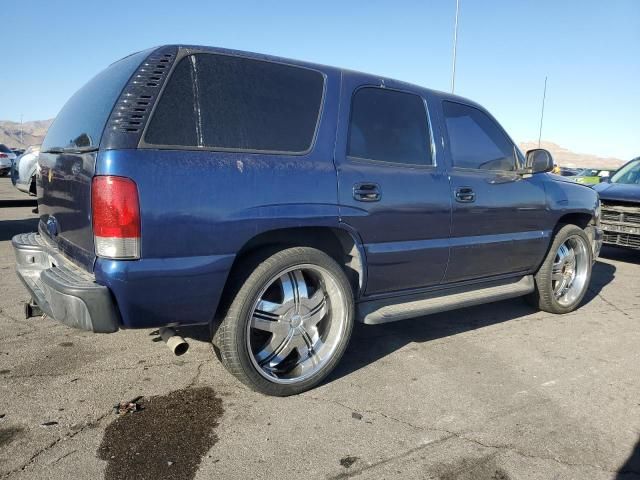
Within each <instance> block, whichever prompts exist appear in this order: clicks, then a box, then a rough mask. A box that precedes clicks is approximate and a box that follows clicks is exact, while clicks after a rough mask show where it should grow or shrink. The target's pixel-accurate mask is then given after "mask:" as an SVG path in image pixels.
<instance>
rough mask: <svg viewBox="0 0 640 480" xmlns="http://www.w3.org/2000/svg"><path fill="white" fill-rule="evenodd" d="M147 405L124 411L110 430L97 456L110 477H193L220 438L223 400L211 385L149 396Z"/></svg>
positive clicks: (108, 478)
mask: <svg viewBox="0 0 640 480" xmlns="http://www.w3.org/2000/svg"><path fill="white" fill-rule="evenodd" d="M140 404H141V406H142V407H143V409H142V410H141V411H138V412H134V413H127V414H124V415H121V416H119V417H118V418H117V419H116V420H115V421H114V422H112V423H111V424H110V425H109V426H108V427H107V428H106V430H105V433H104V438H103V440H102V444H101V445H100V447H99V448H98V452H97V453H98V457H99V458H101V459H102V460H106V461H107V462H108V463H107V469H106V472H105V479H106V480H115V479H124V478H136V479H153V480H159V479H191V478H193V477H194V476H195V474H196V472H197V470H198V466H199V465H200V461H201V459H202V457H203V456H204V455H206V453H207V452H208V451H209V449H210V448H211V447H212V446H213V445H214V444H215V443H216V442H217V440H218V438H217V436H216V435H215V433H214V429H215V427H216V426H217V425H218V420H219V419H220V417H221V415H222V413H223V412H224V410H223V408H222V400H221V399H220V398H218V397H217V396H216V394H215V392H214V390H213V389H211V388H209V387H202V388H187V389H184V390H179V391H176V392H171V393H169V394H168V395H162V396H157V397H149V398H148V399H147V398H145V399H143V400H142V401H141V402H140Z"/></svg>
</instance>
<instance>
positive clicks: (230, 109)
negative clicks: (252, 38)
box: [144, 54, 324, 153]
mask: <svg viewBox="0 0 640 480" xmlns="http://www.w3.org/2000/svg"><path fill="white" fill-rule="evenodd" d="M323 91H324V76H323V75H322V74H321V73H320V72H318V71H315V70H311V69H307V68H302V67H295V66H291V65H284V64H280V63H274V62H267V61H261V60H253V59H248V58H241V57H235V56H229V55H218V54H195V55H189V56H187V57H185V58H183V59H182V60H181V61H180V63H179V64H178V65H177V66H176V68H175V70H174V72H173V73H172V75H171V78H170V79H169V82H168V84H167V86H166V88H165V90H164V92H163V94H162V97H161V98H160V100H159V102H158V104H157V106H156V109H155V111H154V114H153V117H152V119H151V122H150V124H149V127H148V129H147V131H146V133H145V138H144V141H145V143H147V144H151V145H164V146H182V147H199V148H209V149H213V150H232V151H261V152H286V153H304V152H306V151H308V150H309V149H310V148H311V145H312V143H313V139H314V136H315V131H316V126H317V124H318V118H319V115H320V108H321V104H322V96H323Z"/></svg>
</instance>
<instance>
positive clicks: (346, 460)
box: [340, 455, 359, 468]
mask: <svg viewBox="0 0 640 480" xmlns="http://www.w3.org/2000/svg"><path fill="white" fill-rule="evenodd" d="M358 460H359V458H358V457H352V456H351V455H348V456H346V457H343V458H341V459H340V465H342V466H343V467H344V468H349V467H351V465H353V464H354V463H356V462H357V461H358Z"/></svg>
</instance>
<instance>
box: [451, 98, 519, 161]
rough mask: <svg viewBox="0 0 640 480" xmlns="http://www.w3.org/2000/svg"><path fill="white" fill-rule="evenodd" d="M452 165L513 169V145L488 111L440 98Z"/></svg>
mask: <svg viewBox="0 0 640 480" xmlns="http://www.w3.org/2000/svg"><path fill="white" fill-rule="evenodd" d="M442 107H443V110H444V119H445V124H446V127H447V134H448V137H449V151H450V152H451V159H452V161H453V166H454V167H459V168H473V169H480V170H516V169H517V164H516V157H515V148H514V146H513V143H511V140H509V138H508V137H507V136H506V135H505V134H504V132H503V131H502V129H501V128H500V127H499V126H498V125H497V124H496V122H495V121H493V120H492V119H491V118H490V117H489V116H488V115H487V114H485V113H484V112H482V111H480V110H478V109H477V108H474V107H470V106H468V105H463V104H460V103H455V102H443V103H442Z"/></svg>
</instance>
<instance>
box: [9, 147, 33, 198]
mask: <svg viewBox="0 0 640 480" xmlns="http://www.w3.org/2000/svg"><path fill="white" fill-rule="evenodd" d="M38 155H40V145H34V146H31V147H29V148H27V149H26V150H25V152H24V153H23V154H22V155H20V156H19V157H18V158H17V159H15V160H14V162H13V168H12V172H11V181H12V182H13V184H14V185H15V186H16V188H17V189H18V190H20V191H22V192H25V193H28V194H29V195H35V194H36V174H37V173H38Z"/></svg>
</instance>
